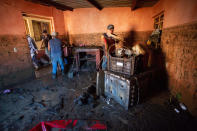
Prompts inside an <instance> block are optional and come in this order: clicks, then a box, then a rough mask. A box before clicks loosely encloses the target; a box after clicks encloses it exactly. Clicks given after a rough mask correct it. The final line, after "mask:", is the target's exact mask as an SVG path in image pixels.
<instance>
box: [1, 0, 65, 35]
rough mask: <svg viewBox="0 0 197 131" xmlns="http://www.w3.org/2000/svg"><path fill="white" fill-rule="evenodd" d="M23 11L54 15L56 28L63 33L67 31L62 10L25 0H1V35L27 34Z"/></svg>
mask: <svg viewBox="0 0 197 131" xmlns="http://www.w3.org/2000/svg"><path fill="white" fill-rule="evenodd" d="M22 12H26V13H30V14H36V15H42V16H49V17H53V18H54V25H55V30H56V31H57V32H59V33H60V34H62V35H63V34H64V33H65V23H64V15H63V12H62V11H60V10H57V9H55V8H52V7H47V6H42V5H39V4H34V3H31V2H26V1H24V0H2V1H0V18H1V20H0V29H1V30H0V35H7V34H8V35H21V34H25V25H24V21H23V18H22V15H21V13H22Z"/></svg>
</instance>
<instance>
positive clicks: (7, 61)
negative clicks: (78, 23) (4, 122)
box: [0, 0, 65, 87]
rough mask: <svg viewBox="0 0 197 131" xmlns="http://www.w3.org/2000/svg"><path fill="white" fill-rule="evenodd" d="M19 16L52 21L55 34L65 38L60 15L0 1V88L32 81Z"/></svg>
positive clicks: (48, 9)
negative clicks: (25, 14)
mask: <svg viewBox="0 0 197 131" xmlns="http://www.w3.org/2000/svg"><path fill="white" fill-rule="evenodd" d="M22 12H26V13H29V14H36V15H42V16H49V17H53V18H54V26H55V30H56V31H58V32H59V33H60V35H65V26H64V16H63V12H62V11H59V10H56V9H55V8H52V7H46V6H41V5H39V4H33V3H31V2H26V1H23V0H6V1H5V0H3V1H0V18H1V20H0V29H1V30H0V63H1V64H0V87H5V86H9V85H12V84H16V83H20V82H24V81H25V80H29V79H32V78H33V77H34V71H33V67H32V63H31V58H30V54H29V47H28V43H27V40H26V37H25V24H24V20H23V18H22ZM14 48H16V49H17V52H14Z"/></svg>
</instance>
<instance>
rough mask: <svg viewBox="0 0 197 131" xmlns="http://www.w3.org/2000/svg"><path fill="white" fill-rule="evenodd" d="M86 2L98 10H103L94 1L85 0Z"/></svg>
mask: <svg viewBox="0 0 197 131" xmlns="http://www.w3.org/2000/svg"><path fill="white" fill-rule="evenodd" d="M86 1H88V2H89V3H90V4H92V5H93V6H95V7H96V8H97V9H99V10H102V9H103V7H101V5H100V4H99V3H98V2H97V1H95V0H86Z"/></svg>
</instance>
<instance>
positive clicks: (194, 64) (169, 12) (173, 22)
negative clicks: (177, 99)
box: [153, 0, 197, 114]
mask: <svg viewBox="0 0 197 131" xmlns="http://www.w3.org/2000/svg"><path fill="white" fill-rule="evenodd" d="M163 10H164V29H163V33H162V51H163V53H164V56H165V63H166V64H165V65H166V70H167V73H168V81H169V89H170V91H171V92H172V94H173V95H176V94H177V93H178V94H179V93H180V94H181V96H182V97H181V101H182V102H184V103H185V104H186V105H187V106H188V107H189V109H190V110H191V111H192V112H193V113H195V114H197V76H196V74H197V14H196V11H197V1H196V0H188V1H185V0H173V1H171V0H160V1H159V2H158V3H157V4H156V5H155V6H154V7H153V14H157V13H159V12H161V11H163Z"/></svg>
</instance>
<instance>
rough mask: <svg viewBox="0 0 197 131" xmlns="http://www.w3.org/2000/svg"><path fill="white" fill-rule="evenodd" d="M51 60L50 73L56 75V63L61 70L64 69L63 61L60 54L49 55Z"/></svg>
mask: <svg viewBox="0 0 197 131" xmlns="http://www.w3.org/2000/svg"><path fill="white" fill-rule="evenodd" d="M51 61H52V67H53V68H52V74H54V75H56V73H57V64H59V65H60V67H61V71H64V63H63V60H62V56H61V55H51Z"/></svg>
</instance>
